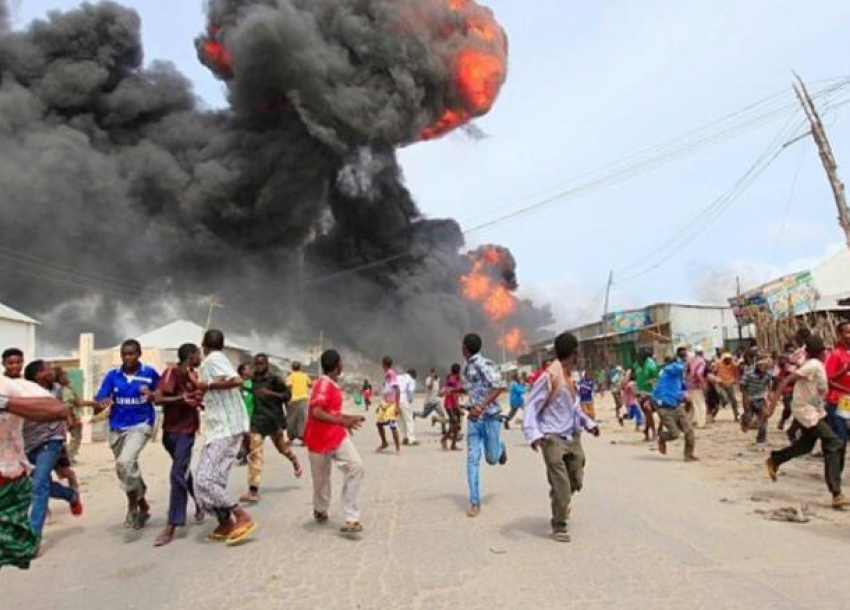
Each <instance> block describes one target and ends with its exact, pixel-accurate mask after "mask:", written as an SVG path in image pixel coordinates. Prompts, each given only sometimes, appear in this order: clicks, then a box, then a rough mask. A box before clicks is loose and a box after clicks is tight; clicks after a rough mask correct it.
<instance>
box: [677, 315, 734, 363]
mask: <svg viewBox="0 0 850 610" xmlns="http://www.w3.org/2000/svg"><path fill="white" fill-rule="evenodd" d="M670 324H671V331H672V335H673V336H672V338H673V344H674V346H675V347H679V346H681V345H684V346H687V347H696V346H697V345H700V346H702V348H703V349H704V350H705V352H706V353H711V352H713V351H714V349H715V348H722V347H723V342H724V340H725V338H726V335H727V334H728V335H729V336H730V337H731V336H732V335H733V334H734V335H735V336H737V335H736V334H735V333H736V332H737V327H736V326H735V316H734V315H733V314H732V309H731V308H721V307H718V308H713V307H687V306H681V305H674V306H672V307H671V308H670ZM724 330H725V333H724Z"/></svg>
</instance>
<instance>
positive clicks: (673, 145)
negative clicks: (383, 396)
mask: <svg viewBox="0 0 850 610" xmlns="http://www.w3.org/2000/svg"><path fill="white" fill-rule="evenodd" d="M819 82H831V83H833V84H831V85H829V86H828V87H825V88H823V89H821V90H818V91H817V92H816V93H815V94H814V95H813V97H815V98H817V99H821V98H824V97H827V96H829V95H832V94H834V93H836V92H838V91H841V90H842V89H844V88H846V87H847V86H848V85H850V77H840V78H836V79H828V81H819ZM782 95H783V94H782V93H777V94H774V95H772V96H769V97H767V98H764V99H762V100H760V101H758V102H755V103H753V104H750V105H748V106H746V107H745V108H743V109H741V110H739V111H737V112H734V113H731V114H729V115H726V116H725V117H723V118H721V119H718V120H717V121H714V122H712V123H709V124H708V125H707V126H704V127H700V128H697V129H694V130H691V131H689V132H687V133H686V134H684V135H683V136H680V137H678V138H674V139H672V140H670V141H668V142H666V143H663V144H659V145H656V146H653V147H650V148H648V149H645V150H643V151H640V152H638V153H635V154H633V155H630V156H628V157H626V158H624V159H623V160H621V161H618V162H615V163H613V164H610V165H608V166H604V167H602V168H599V169H597V170H593V171H592V172H589V173H587V174H585V175H584V177H593V176H597V175H598V176H599V177H598V178H593V179H590V180H588V181H586V182H584V183H580V184H578V185H577V186H575V187H573V188H570V189H567V190H565V191H561V192H558V193H556V194H554V195H552V196H549V197H547V198H545V199H544V200H542V201H538V202H535V203H533V204H531V205H528V206H525V207H523V208H521V209H519V210H515V211H514V212H511V213H509V214H506V215H503V216H500V217H498V218H495V219H493V220H490V221H488V222H485V223H482V224H479V225H477V226H473V227H470V228H467V229H465V230H464V231H463V234H464V235H470V234H472V233H475V232H478V231H481V230H483V229H486V228H490V227H492V226H495V225H497V224H502V223H504V222H508V221H512V220H515V219H516V218H519V217H521V216H524V215H526V214H528V213H530V212H533V211H536V210H539V209H542V208H543V207H546V206H549V205H551V204H554V203H556V202H563V201H568V200H572V199H576V198H578V197H581V196H584V195H587V194H589V193H591V192H594V191H597V190H601V189H603V188H608V187H610V186H613V185H615V184H619V183H621V182H625V181H626V180H628V179H630V178H633V177H635V176H637V175H640V174H641V173H644V172H646V171H650V170H652V169H655V168H657V167H660V166H663V165H666V164H668V163H671V162H673V161H675V160H677V159H679V158H683V157H685V156H688V155H690V154H693V153H694V152H696V151H698V150H701V149H703V148H706V147H708V146H711V145H714V144H718V143H720V142H723V141H725V140H727V139H730V138H733V137H736V136H738V135H740V134H742V133H745V132H747V131H750V130H752V129H754V128H756V127H760V126H762V125H765V124H768V123H770V122H772V121H774V120H776V119H777V118H780V117H782V116H785V115H786V114H788V113H792V114H791V117H790V118H793V117H794V116H795V115H796V114H797V113H798V112H799V108H798V106H797V103H796V101H794V100H793V98H790V100H789V101H783V102H782V103H781V104H780V105H779V106H777V107H771V106H770V104H772V103H773V102H776V101H779V98H780V97H781V96H782ZM784 95H785V96H786V97H788V96H787V94H784ZM848 101H850V100H848ZM754 110H757V111H758V112H755V113H754V112H753V111H754ZM748 113H749V114H748ZM742 116H743V117H745V119H746V120H743V119H742V120H740V121H737V122H732V120H733V119H735V118H738V117H742ZM730 122H731V124H730V125H724V123H730ZM721 125H723V128H722V129H720V130H719V131H718V130H716V129H715V130H714V131H713V132H712V131H711V129H710V128H716V127H718V126H721ZM689 137H690V139H688V138H689ZM606 171H607V172H608V173H607V174H605V173H604V172H606ZM412 255H413V253H412V252H410V251H408V252H402V253H397V254H393V255H391V256H388V257H386V258H382V259H378V260H376V261H372V262H370V263H366V264H364V265H356V266H353V267H349V268H347V269H342V270H340V271H336V272H333V273H331V274H329V275H325V276H319V277H315V278H311V279H310V280H307V281H305V282H303V283H302V284H301V285H302V286H309V285H315V284H320V283H323V282H325V281H329V280H332V279H337V278H339V277H344V276H346V275H349V274H353V273H358V272H360V271H365V270H368V269H372V268H375V267H379V266H381V265H384V264H387V263H390V262H394V261H397V260H400V259H403V258H406V257H408V256H412Z"/></svg>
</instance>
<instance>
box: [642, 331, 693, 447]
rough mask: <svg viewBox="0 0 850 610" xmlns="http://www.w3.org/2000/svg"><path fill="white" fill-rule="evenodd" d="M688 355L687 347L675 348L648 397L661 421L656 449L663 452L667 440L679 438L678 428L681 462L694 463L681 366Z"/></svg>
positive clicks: (691, 428)
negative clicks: (682, 444)
mask: <svg viewBox="0 0 850 610" xmlns="http://www.w3.org/2000/svg"><path fill="white" fill-rule="evenodd" d="M687 358H688V350H687V348H684V347H680V348H679V349H677V350H676V359H675V360H674V361H673V362H670V363H669V364H667V365H666V366H665V367H664V368H663V369H662V371H661V375H660V376H659V377H658V382H657V383H656V384H655V389H654V390H653V391H652V400H653V401H654V402H655V405H656V407H658V417H659V419H660V420H661V432H660V433H659V435H658V452H659V453H660V454H661V455H667V443H669V442H670V441H675V440H676V439H678V438H679V432H680V431H681V432H682V433H684V435H685V461H686V462H696V461H698V458H697V457H696V456H695V455H694V448H695V446H696V439H695V438H694V429H693V424H692V423H691V420H690V415H689V414H688V413H687V412H685V407H684V400H685V393H686V389H685V387H686V386H685V365H686V362H687Z"/></svg>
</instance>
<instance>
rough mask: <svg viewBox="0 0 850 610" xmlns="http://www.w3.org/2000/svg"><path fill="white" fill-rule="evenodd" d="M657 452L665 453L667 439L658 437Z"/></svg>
mask: <svg viewBox="0 0 850 610" xmlns="http://www.w3.org/2000/svg"><path fill="white" fill-rule="evenodd" d="M658 453H660V454H661V455H667V441H665V440H664V439H663V438H660V437H659V439H658Z"/></svg>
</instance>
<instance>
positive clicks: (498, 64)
mask: <svg viewBox="0 0 850 610" xmlns="http://www.w3.org/2000/svg"><path fill="white" fill-rule="evenodd" d="M442 1H443V2H445V6H446V8H447V9H448V10H449V11H450V12H452V13H454V14H455V17H459V18H460V20H461V22H462V24H463V32H464V34H465V35H466V36H465V38H464V40H465V41H466V44H465V46H463V47H462V48H461V49H460V50H459V51H458V52H457V54H456V55H455V56H454V57H452V58H451V60H450V61H451V66H450V67H451V70H452V73H453V75H454V85H455V88H456V90H457V95H456V99H455V100H454V102H450V103H449V108H447V109H446V110H445V111H444V112H443V114H442V115H440V117H439V118H438V119H437V120H436V121H434V122H433V123H432V124H430V125H428V126H427V127H425V128H424V129H423V130H422V132H421V134H420V137H421V138H422V139H423V140H433V139H434V138H438V137H440V136H442V135H445V134H446V133H448V132H450V131H452V130H453V129H456V128H457V127H460V126H461V125H464V124H466V123H468V122H469V121H471V120H472V119H473V118H475V117H479V116H482V115H484V114H487V113H488V112H489V111H490V109H491V108H492V107H493V104H494V103H495V101H496V97H498V95H499V91H500V90H501V88H502V84H503V83H504V82H505V79H506V78H507V75H508V63H507V54H508V38H507V35H506V34H505V31H504V30H503V29H502V27H501V26H500V25H499V24H498V22H497V21H496V19H495V18H494V17H493V13H492V12H491V11H490V10H489V9H487V8H484V7H481V6H479V5H478V3H476V2H475V1H474V0H442ZM455 30H456V28H455V26H454V25H445V26H444V27H442V28H441V31H443V32H444V35H446V36H447V37H448V36H450V35H451V34H452V33H453V32H454V31H455Z"/></svg>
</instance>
